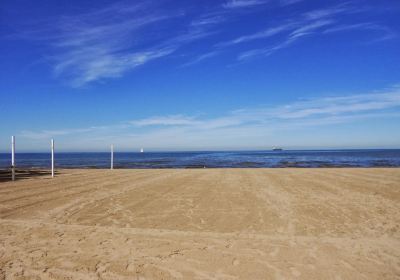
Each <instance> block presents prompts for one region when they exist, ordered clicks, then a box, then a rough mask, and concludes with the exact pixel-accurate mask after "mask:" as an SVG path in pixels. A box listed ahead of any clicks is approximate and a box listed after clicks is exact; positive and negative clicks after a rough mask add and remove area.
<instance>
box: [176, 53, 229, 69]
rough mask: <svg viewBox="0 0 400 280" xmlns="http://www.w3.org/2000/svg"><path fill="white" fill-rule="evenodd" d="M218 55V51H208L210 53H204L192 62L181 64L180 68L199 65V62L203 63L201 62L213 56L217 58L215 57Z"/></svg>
mask: <svg viewBox="0 0 400 280" xmlns="http://www.w3.org/2000/svg"><path fill="white" fill-rule="evenodd" d="M220 53H221V52H220V51H217V50H215V51H210V52H206V53H204V54H201V55H199V56H197V57H195V58H194V59H193V60H191V61H189V62H187V63H185V64H183V65H182V66H183V67H186V66H190V65H193V64H196V63H199V62H201V61H203V60H205V59H209V58H212V57H214V56H217V55H219V54H220Z"/></svg>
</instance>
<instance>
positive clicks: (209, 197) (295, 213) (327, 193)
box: [0, 168, 400, 279]
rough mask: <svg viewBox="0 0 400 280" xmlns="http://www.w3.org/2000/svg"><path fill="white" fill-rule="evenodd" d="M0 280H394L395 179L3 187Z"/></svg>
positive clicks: (79, 177) (167, 180)
mask: <svg viewBox="0 0 400 280" xmlns="http://www.w3.org/2000/svg"><path fill="white" fill-rule="evenodd" d="M0 279H400V169H396V168H393V169H385V168H377V169H347V168H340V169H333V168H332V169H331V168H329V169H190V170H183V169H182V170H60V171H59V175H58V176H57V177H56V178H54V179H51V178H50V177H49V176H48V175H44V176H36V177H32V178H28V179H23V180H19V181H16V182H1V183H0Z"/></svg>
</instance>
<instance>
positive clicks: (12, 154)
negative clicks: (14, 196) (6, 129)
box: [11, 136, 15, 181]
mask: <svg viewBox="0 0 400 280" xmlns="http://www.w3.org/2000/svg"><path fill="white" fill-rule="evenodd" d="M11 178H12V180H13V181H15V136H11Z"/></svg>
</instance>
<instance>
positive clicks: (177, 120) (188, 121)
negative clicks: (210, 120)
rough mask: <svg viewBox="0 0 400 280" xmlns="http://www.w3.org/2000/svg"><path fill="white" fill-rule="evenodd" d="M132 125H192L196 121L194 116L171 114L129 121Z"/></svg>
mask: <svg viewBox="0 0 400 280" xmlns="http://www.w3.org/2000/svg"><path fill="white" fill-rule="evenodd" d="M129 123H130V124H132V125H134V126H171V125H173V126H180V125H194V124H197V123H198V121H196V120H195V118H194V117H187V116H184V115H171V116H156V117H151V118H145V119H139V120H133V121H130V122H129Z"/></svg>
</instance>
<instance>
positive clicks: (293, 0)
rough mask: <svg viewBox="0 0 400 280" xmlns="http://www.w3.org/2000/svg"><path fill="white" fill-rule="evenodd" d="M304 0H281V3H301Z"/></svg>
mask: <svg viewBox="0 0 400 280" xmlns="http://www.w3.org/2000/svg"><path fill="white" fill-rule="evenodd" d="M302 1H304V0H280V3H281V5H282V6H289V5H293V4H296V3H300V2H302Z"/></svg>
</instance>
